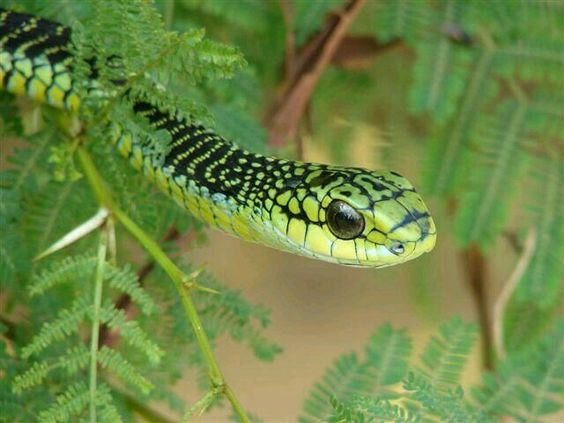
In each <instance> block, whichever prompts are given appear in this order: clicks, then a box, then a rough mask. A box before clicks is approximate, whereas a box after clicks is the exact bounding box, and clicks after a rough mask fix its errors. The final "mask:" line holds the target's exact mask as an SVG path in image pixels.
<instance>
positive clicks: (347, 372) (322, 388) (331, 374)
mask: <svg viewBox="0 0 564 423" xmlns="http://www.w3.org/2000/svg"><path fill="white" fill-rule="evenodd" d="M364 371H365V365H364V363H361V362H360V361H359V359H358V356H357V355H356V353H354V352H353V353H350V354H346V355H342V356H341V357H339V358H338V359H337V361H335V363H334V364H333V366H331V367H330V368H329V369H328V370H327V371H326V372H325V374H324V375H323V378H322V380H321V382H319V383H317V384H316V385H315V387H314V388H313V389H312V390H311V392H310V394H309V396H308V398H307V399H306V400H305V402H304V408H303V412H304V414H303V415H302V416H301V417H300V419H299V421H300V422H303V423H308V422H316V421H319V420H321V421H323V420H324V419H326V418H327V417H328V416H329V414H330V411H331V404H330V403H329V399H330V396H331V395H334V396H336V397H337V398H340V399H343V400H346V399H348V398H350V397H351V396H352V395H353V394H355V393H358V392H364V390H363V389H358V388H359V386H358V380H359V378H361V377H362V376H363V375H364Z"/></svg>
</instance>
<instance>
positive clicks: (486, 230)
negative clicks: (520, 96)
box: [455, 102, 528, 248]
mask: <svg viewBox="0 0 564 423" xmlns="http://www.w3.org/2000/svg"><path fill="white" fill-rule="evenodd" d="M508 106H509V107H506V108H500V110H499V112H498V113H500V115H499V116H498V115H494V116H493V119H486V120H483V119H481V120H478V126H479V129H478V130H476V131H473V132H472V134H470V135H469V136H470V137H472V138H473V139H474V140H476V141H475V144H476V147H475V148H479V149H480V150H481V151H480V152H479V154H476V155H475V156H477V157H476V159H475V160H473V163H474V164H473V166H472V176H471V180H470V183H469V184H468V188H467V189H466V190H465V191H464V192H463V193H462V197H461V200H460V205H459V207H458V211H457V215H456V218H455V234H456V236H457V239H458V241H459V243H460V244H462V245H468V244H470V243H477V244H478V245H480V246H481V247H482V248H487V247H489V246H491V244H492V243H493V242H494V241H495V239H496V238H497V236H498V235H499V234H500V233H501V232H502V230H503V229H504V226H505V222H506V220H507V217H508V211H509V207H510V205H511V196H512V194H514V193H515V192H516V191H517V185H518V183H519V181H520V176H522V174H523V171H524V170H525V167H524V164H525V159H526V155H525V152H524V150H523V148H522V147H523V144H524V143H523V138H524V135H525V134H524V132H525V130H526V129H525V125H526V118H527V110H528V106H527V104H525V103H520V102H519V103H517V104H509V105H508ZM492 124H493V125H500V126H499V127H496V126H493V127H491V125H492ZM490 128H491V129H490ZM478 140H479V141H478Z"/></svg>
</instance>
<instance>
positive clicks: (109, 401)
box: [96, 383, 124, 423]
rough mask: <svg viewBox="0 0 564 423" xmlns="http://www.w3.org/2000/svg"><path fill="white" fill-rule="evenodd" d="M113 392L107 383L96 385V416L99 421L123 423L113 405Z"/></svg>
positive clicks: (102, 422) (103, 422)
mask: <svg viewBox="0 0 564 423" xmlns="http://www.w3.org/2000/svg"><path fill="white" fill-rule="evenodd" d="M112 394H113V392H112V391H111V390H110V388H109V387H108V385H106V384H105V383H102V384H100V385H99V386H98V389H97V392H96V406H97V408H98V410H99V411H98V413H97V415H98V417H99V419H100V422H101V423H123V422H124V420H123V418H122V416H121V414H120V412H119V410H118V408H117V407H116V406H115V405H114V398H113V396H112Z"/></svg>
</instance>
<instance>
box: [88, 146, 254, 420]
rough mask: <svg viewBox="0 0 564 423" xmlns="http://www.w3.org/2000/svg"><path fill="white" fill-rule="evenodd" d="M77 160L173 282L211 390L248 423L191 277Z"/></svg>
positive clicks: (101, 196) (90, 169)
mask: <svg viewBox="0 0 564 423" xmlns="http://www.w3.org/2000/svg"><path fill="white" fill-rule="evenodd" d="M78 157H79V160H80V162H81V165H82V168H83V170H84V173H85V175H86V177H87V179H88V181H89V182H90V185H91V186H92V190H93V191H94V193H95V195H96V198H97V199H98V201H99V202H100V203H101V205H103V206H105V207H106V208H107V209H108V210H110V212H111V214H113V216H115V218H116V219H117V220H118V221H119V222H120V223H121V224H122V225H123V226H124V227H125V228H126V229H127V231H128V232H129V233H130V234H131V235H133V236H134V237H135V238H136V239H137V241H138V242H139V243H140V244H141V245H142V246H143V247H144V248H145V249H146V250H147V252H148V253H149V254H150V255H151V256H152V257H153V259H154V260H155V261H156V262H157V263H158V264H159V265H160V266H161V267H162V269H163V270H164V271H165V272H166V274H167V275H168V276H169V277H170V279H171V280H172V282H173V283H174V286H175V287H176V290H177V292H178V294H179V295H180V298H181V300H182V304H183V306H184V310H185V311H186V316H187V317H188V320H189V321H190V323H191V325H192V329H193V330H194V333H195V335H196V339H197V341H198V345H199V347H200V350H201V351H202V355H203V356H204V360H205V362H206V364H207V366H208V372H209V377H210V380H211V383H212V386H213V388H215V389H217V390H218V391H219V392H222V393H223V394H224V395H225V396H226V397H227V399H228V400H229V401H230V402H231V405H232V407H233V410H234V411H235V412H236V413H237V415H238V416H239V418H240V419H241V421H242V422H249V421H250V420H249V418H248V417H247V415H246V413H245V410H244V409H243V407H242V406H241V404H239V401H238V400H237V398H236V396H235V393H234V392H233V391H232V390H231V388H230V387H229V386H228V385H227V384H226V382H225V379H224V377H223V374H222V373H221V370H220V368H219V365H218V363H217V360H216V358H215V356H214V354H213V351H212V348H211V345H210V342H209V339H208V337H207V335H206V332H205V330H204V328H203V326H202V322H201V320H200V316H199V315H198V312H197V311H196V307H195V306H194V302H193V301H192V298H191V296H190V293H189V292H188V289H186V288H185V284H187V283H188V285H189V286H195V285H194V284H190V283H189V282H191V280H190V279H192V278H191V277H190V276H188V275H186V274H185V273H184V272H182V270H180V269H179V268H178V267H177V266H176V264H174V262H173V261H172V260H171V259H170V258H169V257H168V256H167V255H166V254H165V252H164V251H163V250H162V249H161V248H160V247H159V245H158V244H157V243H156V242H155V241H154V240H153V239H152V238H151V237H150V236H149V235H147V234H146V233H145V232H144V231H143V229H141V228H140V227H139V226H138V225H137V224H136V223H135V222H134V221H133V220H131V218H130V217H129V216H128V215H127V213H125V212H124V211H123V210H121V209H120V208H119V207H118V206H117V205H116V203H115V202H114V201H113V199H112V196H111V194H110V192H109V190H108V188H107V187H106V184H105V182H104V180H103V179H102V177H101V176H100V174H99V173H98V170H97V169H96V167H95V166H94V163H93V162H92V158H91V157H90V155H89V154H88V152H87V151H86V150H85V149H84V147H82V146H81V147H80V148H79V149H78Z"/></svg>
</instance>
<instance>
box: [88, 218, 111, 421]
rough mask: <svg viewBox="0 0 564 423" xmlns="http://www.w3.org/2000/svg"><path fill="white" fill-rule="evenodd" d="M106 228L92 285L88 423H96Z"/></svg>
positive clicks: (99, 246) (101, 240) (101, 239)
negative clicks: (92, 306)
mask: <svg viewBox="0 0 564 423" xmlns="http://www.w3.org/2000/svg"><path fill="white" fill-rule="evenodd" d="M107 238H108V234H107V232H106V228H103V229H102V232H101V233H100V243H99V245H98V263H97V266H96V279H95V283H94V310H93V315H92V332H91V335H90V423H96V387H97V386H96V384H97V377H98V367H97V366H98V333H99V330H100V307H101V305H102V285H103V281H104V263H105V261H106V250H107V243H108V239H107Z"/></svg>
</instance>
